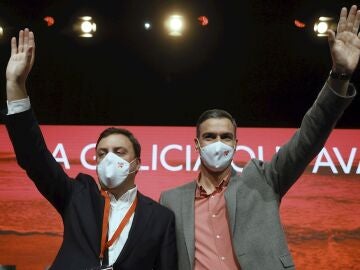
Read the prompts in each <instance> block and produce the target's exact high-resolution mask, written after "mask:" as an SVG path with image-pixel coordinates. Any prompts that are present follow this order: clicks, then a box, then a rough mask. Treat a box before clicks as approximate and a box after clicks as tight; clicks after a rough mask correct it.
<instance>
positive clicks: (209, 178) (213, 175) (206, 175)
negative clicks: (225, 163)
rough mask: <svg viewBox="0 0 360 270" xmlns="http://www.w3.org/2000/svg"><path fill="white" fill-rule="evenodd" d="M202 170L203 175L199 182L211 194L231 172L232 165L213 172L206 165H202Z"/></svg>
mask: <svg viewBox="0 0 360 270" xmlns="http://www.w3.org/2000/svg"><path fill="white" fill-rule="evenodd" d="M200 172H201V175H200V179H199V182H200V184H201V186H202V187H203V189H204V190H205V191H206V193H207V194H211V193H212V192H214V191H215V189H216V187H218V186H219V185H220V183H221V181H223V179H224V178H225V177H226V176H227V175H228V174H229V173H231V166H229V167H227V168H226V169H225V170H224V171H221V172H213V171H210V170H209V169H208V168H206V167H205V166H204V165H201V168H200Z"/></svg>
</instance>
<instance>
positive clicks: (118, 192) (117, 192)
mask: <svg viewBox="0 0 360 270" xmlns="http://www.w3.org/2000/svg"><path fill="white" fill-rule="evenodd" d="M128 180H130V179H128ZM134 187H135V183H134V181H125V182H124V183H122V184H121V185H120V186H118V187H116V188H110V189H105V190H106V191H107V192H110V193H111V194H112V195H114V197H115V199H116V200H118V199H119V198H120V197H121V196H122V195H124V194H125V193H126V192H127V191H128V190H130V189H132V188H134Z"/></svg>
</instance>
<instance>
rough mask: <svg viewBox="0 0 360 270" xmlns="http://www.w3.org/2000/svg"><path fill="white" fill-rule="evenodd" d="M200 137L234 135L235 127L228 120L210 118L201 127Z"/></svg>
mask: <svg viewBox="0 0 360 270" xmlns="http://www.w3.org/2000/svg"><path fill="white" fill-rule="evenodd" d="M199 131H200V136H201V134H204V133H216V134H220V133H233V134H234V131H235V130H234V125H233V123H232V122H231V120H230V119H228V118H209V119H207V120H205V121H204V122H202V123H201V124H200V126H199Z"/></svg>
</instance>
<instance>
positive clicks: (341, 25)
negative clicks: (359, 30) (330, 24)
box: [337, 7, 347, 33]
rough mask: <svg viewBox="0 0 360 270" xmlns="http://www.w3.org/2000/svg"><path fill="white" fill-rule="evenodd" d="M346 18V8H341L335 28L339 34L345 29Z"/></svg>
mask: <svg viewBox="0 0 360 270" xmlns="http://www.w3.org/2000/svg"><path fill="white" fill-rule="evenodd" d="M346 17H347V9H346V7H343V8H342V9H341V12H340V19H339V23H338V27H337V32H338V33H341V32H343V31H344V30H345V28H346Z"/></svg>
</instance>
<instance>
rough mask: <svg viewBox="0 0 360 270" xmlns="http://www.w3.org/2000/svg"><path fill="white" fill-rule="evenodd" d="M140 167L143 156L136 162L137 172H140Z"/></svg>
mask: <svg viewBox="0 0 360 270" xmlns="http://www.w3.org/2000/svg"><path fill="white" fill-rule="evenodd" d="M140 167H141V158H138V159H137V162H136V167H135V169H136V173H138V171H139V170H140Z"/></svg>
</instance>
